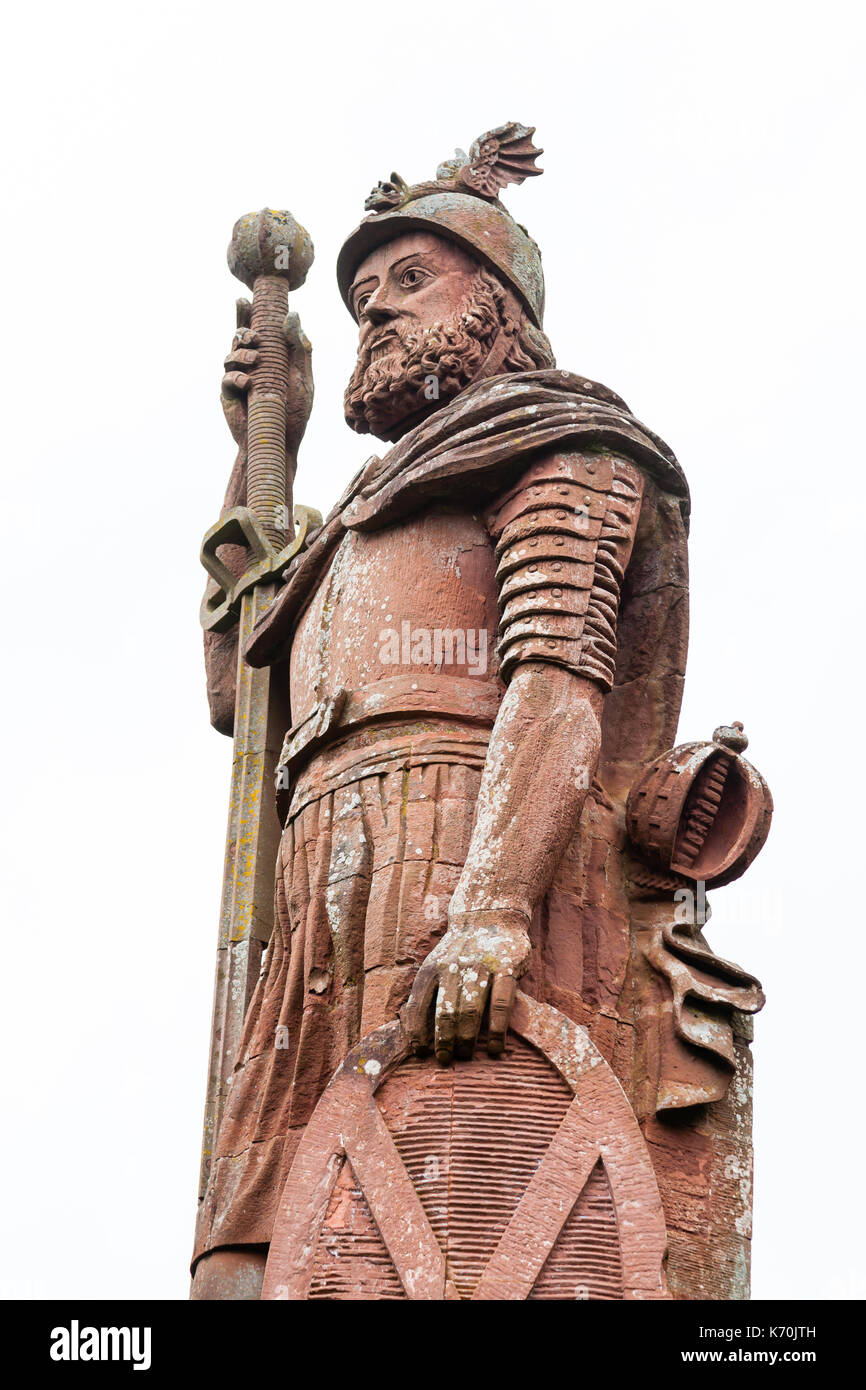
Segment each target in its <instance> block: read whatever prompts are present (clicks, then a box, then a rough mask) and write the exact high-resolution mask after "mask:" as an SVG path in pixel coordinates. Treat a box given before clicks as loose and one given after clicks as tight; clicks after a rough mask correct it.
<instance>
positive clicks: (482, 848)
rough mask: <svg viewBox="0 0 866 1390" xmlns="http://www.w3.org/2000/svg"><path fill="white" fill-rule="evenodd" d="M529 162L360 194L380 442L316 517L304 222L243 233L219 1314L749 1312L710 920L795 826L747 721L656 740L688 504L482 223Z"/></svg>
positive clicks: (210, 625)
mask: <svg viewBox="0 0 866 1390" xmlns="http://www.w3.org/2000/svg"><path fill="white" fill-rule="evenodd" d="M533 135H534V131H533V130H532V129H530V128H527V127H524V126H522V125H519V124H516V123H509V124H506V125H504V126H501V127H499V128H498V129H495V130H492V131H490V132H488V133H487V134H485V135H483V136H482V137H481V138H480V139H479V140H478V141H476V142H475V143H474V144H473V146H472V147H471V150H470V152H469V154H468V155H465V154H463V153H462V152H461V151H457V154H456V157H455V158H454V159H453V160H451V161H448V162H446V163H445V164H443V165H441V166H440V167H439V169H438V171H437V175H436V178H435V180H433V181H431V182H428V183H423V184H420V185H415V186H411V187H410V186H409V185H407V184H406V183H405V182H404V181H403V180H402V179H401V178H400V177H399V176H398V175H397V174H392V175H391V178H390V180H388V181H386V182H383V183H380V184H379V185H378V187H377V188H376V189H375V190H374V192H373V193H372V194H371V195H370V197H369V198H368V200H367V204H366V207H367V216H365V217H364V219H363V220H362V222H361V223H360V225H359V226H358V227H357V228H356V230H355V231H354V232H353V233H352V234H351V236H350V237H349V238H348V240H347V241H346V243H345V245H344V246H343V248H342V251H341V252H340V256H339V260H338V265H337V278H338V283H339V287H340V292H341V294H342V297H343V299H344V301H345V303H346V306H347V308H348V310H349V312H350V313H351V314H352V316H353V317H354V318H355V320H356V321H357V323H358V328H359V347H358V359H357V363H356V366H355V369H354V371H353V372H352V375H351V379H350V381H349V384H348V387H347V389H346V393H345V415H346V420H347V422H348V424H349V425H350V426H351V427H352V429H354V430H356V431H357V432H359V433H371V434H373V435H375V436H377V437H378V438H379V439H380V440H383V441H385V443H386V445H387V446H389V447H387V448H386V449H385V450H384V451H383V452H382V454H381V456H379V455H374V456H373V457H371V458H370V460H369V461H368V462H367V464H366V465H365V466H364V467H363V469H362V470H361V471H360V472H359V473H358V475H357V476H356V477H355V478H353V479H352V481H351V482H350V483H349V485H348V487H347V489H346V491H345V493H344V495H343V497H342V498H341V499H340V501H339V502H338V503H337V505H336V506H335V507H334V508H333V510H332V511H331V512H330V514H329V515H328V516H327V518H326V519H325V520H324V521H323V520H322V518H321V516H320V515H319V514H318V513H316V512H314V511H313V510H312V509H311V508H304V507H302V508H297V509H295V508H294V506H293V500H292V482H293V478H294V473H295V465H296V458H297V449H298V446H299V444H300V441H301V438H302V436H303V432H304V428H305V424H306V420H307V418H308V415H309V410H310V405H311V402H312V378H311V371H310V349H309V344H308V343H307V341H306V339H305V337H304V335H303V332H302V330H301V328H300V324H299V322H298V320H297V317H296V316H295V315H294V314H291V315H288V316H287V292H288V288H289V287H296V286H297V285H298V284H300V283H301V282H302V281H303V278H304V276H305V275H306V272H307V269H308V268H309V265H310V263H311V261H312V245H311V243H310V241H309V238H308V237H307V235H306V233H305V232H304V231H303V229H302V228H300V227H299V226H298V224H297V223H295V222H294V219H292V218H291V217H290V216H289V215H288V214H286V213H276V212H268V211H266V212H264V213H261V214H258V215H257V216H255V217H250V218H245V219H242V220H241V222H240V223H239V224H238V225H237V227H236V229H235V235H234V237H233V241H232V247H231V248H230V255H229V259H230V264H231V266H232V268H233V269H234V270H235V272H236V273H237V274H239V275H240V277H241V278H242V279H244V280H245V282H246V283H247V284H248V285H250V286H251V287H252V288H253V303H252V306H250V305H249V304H248V303H247V302H246V301H240V303H239V310H238V331H237V334H236V336H235V340H234V344H233V347H232V350H231V354H230V356H229V358H228V359H227V362H226V375H225V377H224V379H223V406H224V409H225V413H226V417H227V420H228V423H229V426H230V428H231V430H232V433H233V436H234V438H235V440H236V441H237V443H238V446H239V452H238V457H237V463H236V465H235V469H234V472H233V474H232V478H231V480H230V483H229V488H228V493H227V496H226V504H225V508H224V512H223V517H222V518H221V520H220V522H219V523H217V525H216V526H215V527H212V528H211V530H210V531H209V532H208V533H207V535H206V537H205V541H204V544H203V548H202V558H203V561H204V563H205V564H206V566H207V568H208V570H209V573H210V575H211V579H210V582H209V585H208V590H207V592H206V595H205V600H204V603H203V607H202V621H203V624H204V626H205V630H206V631H205V654H206V665H207V674H208V694H209V701H210V708H211V718H212V722H213V723H214V725H215V726H216V727H217V728H218V729H219V730H221V731H222V732H224V733H232V731H234V738H235V764H234V775H233V790H232V802H231V809H230V818H229V837H228V848H227V860H226V883H225V889H224V911H223V922H222V935H221V942H220V952H219V957H218V970H217V990H216V1002H215V1014H214V1037H213V1043H212V1053H211V1076H210V1089H209V1099H208V1109H207V1114H206V1125H205V1161H204V1164H203V1184H202V1193H201V1197H202V1200H201V1202H200V1208H199V1219H198V1225H197V1233H196V1244H195V1251H194V1262H193V1268H194V1280H193V1296H194V1297H197V1298H205V1299H214V1298H235V1299H237V1298H258V1297H265V1298H277V1299H279V1298H291V1299H296V1298H301V1299H305V1298H356V1299H357V1298H370V1299H378V1298H432V1299H439V1298H481V1299H484V1298H497V1299H512V1298H593V1299H594V1298H614V1299H619V1298H622V1299H627V1298H678V1299H680V1298H725V1299H733V1298H744V1297H748V1278H749V1272H748V1271H749V1259H748V1251H749V1236H750V1213H751V1201H750V1183H751V1109H750V1106H751V1088H750V1070H749V1068H750V1056H749V1039H750V1036H751V1032H750V1028H751V1019H750V1015H751V1014H753V1013H755V1012H756V1011H757V1010H758V1009H760V1007H761V1005H762V1004H763V994H762V992H761V988H760V985H759V983H758V981H757V980H755V979H754V978H753V977H752V976H751V975H749V974H748V973H747V972H746V971H745V970H743V969H741V968H740V967H739V966H737V965H734V964H732V963H731V962H729V961H727V960H724V959H721V958H720V957H718V956H716V955H715V954H714V953H713V951H712V950H711V949H710V947H709V945H708V944H707V942H706V939H705V937H704V935H703V931H702V927H703V926H704V924H705V922H706V920H707V916H708V912H709V908H708V905H707V903H706V896H705V893H706V889H707V887H712V886H719V885H721V884H724V883H726V882H729V881H730V880H731V879H733V878H735V877H737V876H738V875H739V874H741V873H742V872H743V871H744V869H745V868H746V867H747V865H748V863H749V862H750V860H751V859H752V858H753V857H754V855H755V854H756V853H757V852H758V851H759V849H760V848H761V846H762V844H763V843H764V840H765V839H766V835H767V832H768V829H769V822H770V815H771V811H772V802H771V799H770V795H769V791H768V789H767V787H766V784H765V782H764V781H763V779H762V778H761V776H760V774H759V773H758V772H757V771H756V770H755V769H754V768H753V767H752V766H751V764H750V763H748V762H747V761H746V760H745V758H744V757H743V752H744V750H745V747H746V743H747V740H746V737H745V734H744V733H743V728H742V725H741V724H739V723H734V724H731V725H725V726H721V727H720V728H718V729H717V730H716V732H715V734H714V735H713V738H712V740H711V741H707V742H703V743H692V744H685V745H679V746H675V738H676V732H677V721H678V716H679V709H680V702H681V697H682V690H683V680H684V671H685V659H686V649H687V632H688V572H687V550H686V537H687V527H688V516H689V493H688V487H687V484H686V480H685V477H684V474H683V472H682V469H681V468H680V466H679V464H678V462H677V460H676V458H675V457H674V454H673V453H672V452H671V450H670V449H669V448H668V447H667V445H666V444H665V443H664V442H663V441H662V440H661V439H660V438H658V436H657V435H655V434H653V433H652V431H651V430H649V429H648V428H647V427H646V426H645V425H643V424H641V423H640V422H639V421H638V420H637V419H635V417H634V416H633V415H632V414H631V412H630V411H629V409H628V407H627V406H626V404H625V403H624V402H623V401H622V400H621V399H620V398H619V397H618V396H617V395H615V394H614V393H613V392H612V391H610V390H608V389H607V388H606V387H604V386H600V385H599V384H598V383H596V382H594V381H591V380H589V379H587V378H585V377H583V376H577V375H574V374H572V373H571V372H569V371H567V370H562V369H559V368H557V366H556V363H555V360H554V356H553V351H552V348H551V345H550V343H549V341H548V339H547V337H546V336H545V333H544V330H543V312H544V281H543V276H542V269H541V257H540V252H539V249H538V247H537V246H536V244H535V242H534V241H533V240H532V239H531V237H530V236H529V234H528V233H527V232H526V231H525V229H524V228H523V227H521V226H520V225H518V223H517V222H515V221H514V219H513V218H512V217H511V215H510V214H509V212H508V211H507V209H506V208H505V206H504V204H503V202H502V201H501V197H500V195H501V193H502V190H503V189H504V188H505V187H506V186H507V185H508V184H510V183H522V182H523V181H524V179H526V178H527V177H529V176H534V175H538V174H540V173H541V172H542V171H541V170H540V169H539V168H538V167H537V165H536V162H535V161H536V159H537V157H538V155H539V154H540V153H541V151H540V150H538V149H536V148H535V146H534V145H533V143H532V137H533ZM239 649H240V658H239ZM271 777H273V778H274V779H275V783H276V789H277V790H276V802H277V804H278V806H279V817H277V812H276V810H275V809H274V805H273V803H272V800H271V796H272V794H271V792H270V789H269V782H270V779H271ZM275 863H276V892H275V901H274V908H273V917H272V918H271V915H270V890H271V886H272V875H273V867H274V864H275Z"/></svg>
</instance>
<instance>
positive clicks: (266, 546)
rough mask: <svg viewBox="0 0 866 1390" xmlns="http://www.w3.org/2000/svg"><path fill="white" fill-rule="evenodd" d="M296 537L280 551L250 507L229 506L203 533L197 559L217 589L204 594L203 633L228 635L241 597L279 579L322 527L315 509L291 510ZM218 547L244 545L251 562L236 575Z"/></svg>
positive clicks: (235, 619)
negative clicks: (272, 542) (257, 586)
mask: <svg viewBox="0 0 866 1390" xmlns="http://www.w3.org/2000/svg"><path fill="white" fill-rule="evenodd" d="M293 510H294V524H295V527H296V528H297V529H296V534H295V537H294V540H292V541H290V543H289V544H288V545H287V546H285V547H284V548H283V549H282V550H276V549H275V548H274V546H273V545H272V544H271V542H270V540H269V539H268V536H267V534H266V532H265V530H264V528H263V526H262V525H261V522H260V521H259V520H258V519H257V518H256V516H255V515H254V514H253V513H252V512H251V511H250V509H249V507H232V509H231V511H228V512H226V514H225V516H223V517H220V519H219V521H217V522H216V523H215V524H214V525H213V526H211V527H210V528H209V530H207V531H205V534H204V537H203V539H202V543H201V551H200V559H201V562H202V564H203V565H204V567H205V569H206V570H207V572H208V574H209V575H210V576H211V578H212V579H213V580H214V582H215V584H216V586H217V587H216V589H215V590H214V591H213V592H211V593H208V594H205V596H204V599H203V600H202V605H201V611H200V613H199V617H200V620H201V625H202V627H203V628H204V629H205V631H206V632H228V631H229V629H230V628H232V627H234V625H235V623H236V622H237V621H238V617H239V615H240V609H241V600H242V598H243V596H244V594H246V593H248V592H249V591H250V590H251V589H253V588H255V586H256V585H257V584H263V583H273V582H275V581H276V580H278V579H280V578H281V577H282V575H283V574H284V572H285V570H286V569H287V568H288V566H289V564H290V563H291V561H292V560H293V559H294V557H295V556H296V555H297V554H298V553H299V552H300V551H301V550H303V549H304V546H305V545H307V544H308V543H309V540H310V534H311V532H313V531H316V530H318V528H319V527H320V526H321V525H322V514H321V512H318V511H316V509H315V507H304V506H297V507H295V508H294V509H293ZM221 545H243V546H246V547H247V549H248V550H249V551H250V556H251V560H252V563H251V564H250V565H249V566H248V568H247V569H245V570H244V572H243V574H242V575H240V576H236V575H234V574H233V573H232V571H231V570H230V569H229V568H228V566H227V565H225V564H223V562H222V560H221V559H220V558H219V555H218V554H217V550H218V549H219V547H220V546H221Z"/></svg>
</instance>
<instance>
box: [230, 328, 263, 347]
mask: <svg viewBox="0 0 866 1390" xmlns="http://www.w3.org/2000/svg"><path fill="white" fill-rule="evenodd" d="M260 341H261V340H260V338H259V335H258V333H257V332H256V331H255V329H254V328H239V329H238V331H237V333H236V334H235V336H234V337H233V338H232V352H235V351H236V350H237V349H238V348H250V347H258V346H259V343H260Z"/></svg>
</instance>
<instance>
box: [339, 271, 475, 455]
mask: <svg viewBox="0 0 866 1390" xmlns="http://www.w3.org/2000/svg"><path fill="white" fill-rule="evenodd" d="M500 327H501V320H500V317H499V312H498V309H497V305H496V300H495V297H494V294H493V291H492V289H491V288H490V287H489V285H487V284H485V281H484V277H483V276H482V275H481V274H478V273H476V274H475V276H474V277H473V279H472V282H471V284H470V286H469V290H468V292H467V294H466V296H465V298H464V300H463V303H462V305H460V307H459V308H458V309H457V310H456V311H455V312H453V313H452V314H451V315H450V316H449V317H448V318H447V319H446V320H444V321H437V322H434V323H431V324H430V325H429V326H425V325H421V324H413V323H412V322H411V321H405V320H402V319H399V318H397V319H394V320H391V321H386V322H385V323H384V324H383V325H382V326H381V327H380V328H379V329H378V330H377V331H376V332H375V333H374V334H370V335H369V336H368V338H367V339H366V341H364V342H363V343H362V344H361V347H360V349H359V352H358V361H357V364H356V366H355V370H354V372H353V373H352V376H351V379H350V381H349V385H348V386H347V388H346V393H345V398H344V402H345V412H346V421H347V423H348V424H349V425H351V427H352V429H353V430H356V431H357V433H358V434H367V433H371V434H375V435H378V436H379V437H380V438H383V439H387V438H389V437H390V436H391V434H392V433H393V430H394V427H395V426H397V425H399V424H400V423H402V422H404V421H405V422H410V423H411V422H412V421H413V420H414V418H415V417H417V416H418V415H419V413H423V412H424V411H425V410H429V409H431V408H435V407H436V405H441V404H443V403H444V402H445V401H449V400H451V399H452V398H453V397H454V396H456V395H457V394H458V392H460V391H462V390H463V389H464V387H466V386H468V385H469V384H470V382H472V381H474V380H475V377H476V376H477V374H478V372H479V369H480V368H481V366H482V364H483V363H484V362H485V360H486V359H487V357H488V356H489V354H490V350H491V348H492V346H493V342H494V339H495V338H496V335H497V333H498V331H499V329H500Z"/></svg>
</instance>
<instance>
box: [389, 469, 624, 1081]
mask: <svg viewBox="0 0 866 1390" xmlns="http://www.w3.org/2000/svg"><path fill="white" fill-rule="evenodd" d="M642 487H643V484H642V480H641V475H640V474H639V472H638V471H637V470H636V469H635V468H634V467H633V466H632V465H631V464H630V463H629V462H628V461H627V460H624V459H620V458H618V457H615V456H614V455H611V454H608V453H607V452H606V451H597V452H592V453H586V452H581V451H580V450H568V451H563V452H553V453H551V454H549V455H545V456H543V457H541V458H539V459H536V460H535V461H534V462H533V463H532V464H530V467H529V468H528V469H527V471H526V473H525V474H524V475H523V476H522V478H520V479H519V480H518V481H517V483H516V484H515V485H514V486H513V487H512V488H511V489H510V490H509V491H507V492H506V494H505V496H504V497H502V498H501V499H500V500H499V501H498V502H497V503H496V505H495V506H494V507H493V508H491V509H490V511H489V512H488V513H487V525H488V529H489V531H490V535H491V539H492V540H493V542H494V545H495V554H496V559H497V571H496V573H497V578H498V580H499V585H500V590H499V606H500V623H499V638H500V640H499V652H500V658H501V667H500V673H501V675H502V678H503V680H505V681H506V683H507V684H508V690H507V692H506V695H505V698H504V700H503V703H502V706H501V708H500V711H499V715H498V717H497V720H496V723H495V725H494V728H493V733H492V736H491V741H490V745H489V748H488V751H487V759H486V762H485V767H484V774H483V777H482V783H481V791H480V793H479V798H478V810H477V815H476V821H475V827H474V830H473V835H472V840H471V843H470V848H469V854H468V856H467V860H466V864H465V866H464V869H463V872H462V874H461V876H460V880H459V883H458V885H457V888H456V890H455V893H454V896H453V897H452V899H451V904H450V908H449V913H448V929H447V931H446V932H445V935H444V936H443V937H442V940H441V941H440V942H438V944H437V945H436V946H435V947H434V949H433V950H432V951H431V953H430V955H429V956H428V958H427V960H426V961H425V962H424V964H423V965H422V966H421V969H420V970H419V972H418V976H417V979H416V982H415V987H414V989H413V991H412V995H411V997H410V999H409V1001H408V1004H407V1005H406V1010H405V1013H404V1020H405V1022H406V1025H407V1028H408V1031H409V1034H410V1037H411V1039H412V1041H413V1043H414V1045H415V1047H416V1048H417V1049H419V1050H420V1049H423V1048H425V1047H426V1046H427V1045H428V1044H429V1036H428V1035H429V1031H430V1024H429V1009H430V1006H431V1004H432V1002H433V996H434V994H435V996H436V1011H435V1013H436V1018H435V1048H436V1055H437V1057H439V1058H440V1060H442V1061H449V1060H450V1059H451V1057H452V1056H453V1055H455V1054H456V1055H457V1056H458V1057H468V1056H471V1055H472V1052H473V1050H474V1047H475V1040H476V1037H477V1034H478V1029H479V1026H480V1024H481V1019H482V1016H483V1013H484V1009H485V1005H486V1003H487V998H488V995H489V997H490V1025H489V1033H488V1042H487V1048H488V1051H489V1052H491V1053H493V1054H496V1053H497V1052H501V1051H502V1049H503V1047H504V1045H505V1034H506V1030H507V1027H508V1018H509V1014H510V1011H511V1006H512V1004H513V1002H514V997H515V994H516V991H517V981H518V979H519V978H520V976H521V975H522V974H523V972H524V971H525V970H526V968H527V965H528V962H529V954H530V940H529V926H530V922H531V919H532V914H533V912H534V910H535V908H536V906H537V905H538V903H539V902H540V901H541V899H542V898H543V896H544V894H545V893H546V892H547V889H548V888H549V887H550V884H551V883H552V881H553V876H554V874H555V872H556V867H557V865H558V863H559V860H560V858H561V856H562V854H563V852H564V850H565V848H566V846H567V844H568V842H569V840H570V838H571V837H572V836H573V835H574V833H575V830H576V828H577V824H578V821H579V819H580V813H581V810H582V808H583V803H584V800H585V799H586V794H587V789H588V787H589V784H590V782H591V780H592V777H593V775H594V774H595V770H596V766H597V763H598V757H599V751H600V747H601V714H602V707H603V702H604V692H605V691H606V690H610V689H611V688H612V686H613V682H614V677H615V664H616V624H617V614H618V609H619V599H620V586H621V584H622V581H623V578H624V575H625V571H626V568H627V566H628V561H629V557H630V554H631V548H632V544H633V541H634V536H635V529H636V526H637V519H638V516H639V512H640V502H641V495H642Z"/></svg>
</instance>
